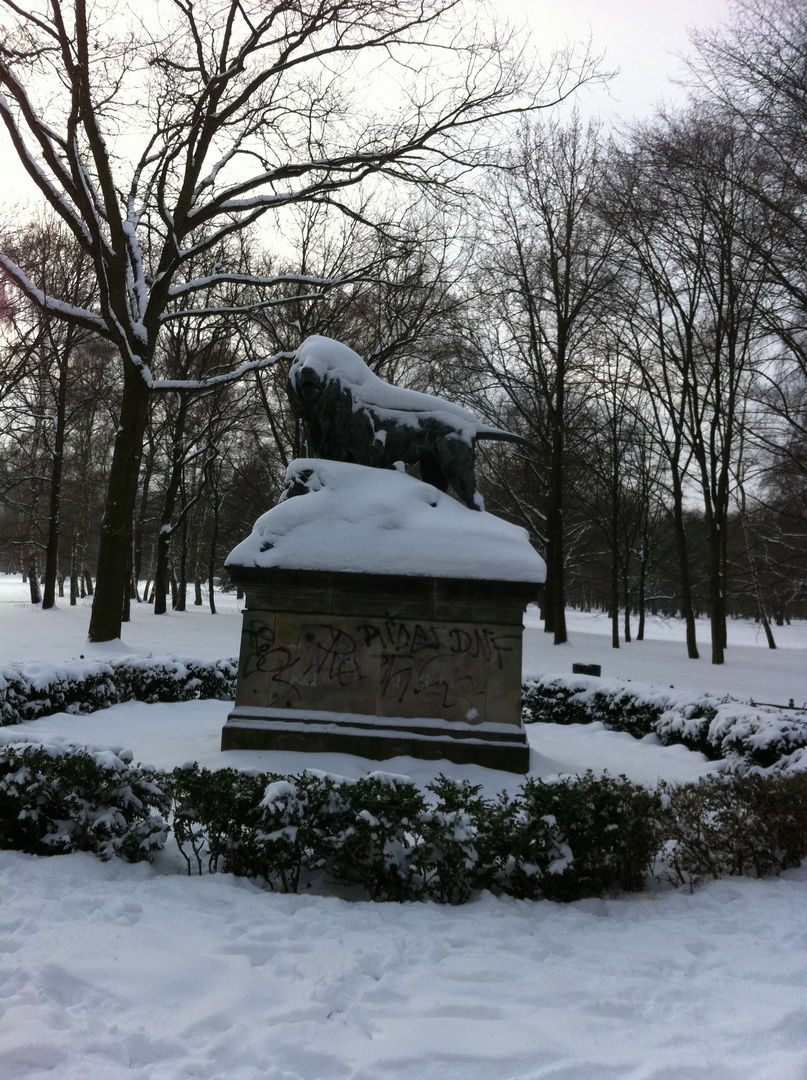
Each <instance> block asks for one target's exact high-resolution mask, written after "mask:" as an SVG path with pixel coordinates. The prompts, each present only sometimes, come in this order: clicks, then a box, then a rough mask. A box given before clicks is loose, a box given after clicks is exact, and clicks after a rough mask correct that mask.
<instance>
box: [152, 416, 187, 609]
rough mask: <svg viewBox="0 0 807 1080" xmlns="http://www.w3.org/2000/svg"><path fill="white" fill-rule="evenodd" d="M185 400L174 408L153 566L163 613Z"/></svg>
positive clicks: (179, 475)
mask: <svg viewBox="0 0 807 1080" xmlns="http://www.w3.org/2000/svg"><path fill="white" fill-rule="evenodd" d="M187 412H188V403H187V399H186V398H185V397H181V398H180V401H179V407H178V409H177V415H176V420H175V423H174V427H173V432H172V443H171V470H170V473H169V475H168V483H167V484H166V488H165V497H164V499H163V508H162V514H161V517H160V531H159V533H158V534H157V561H156V564H155V568H154V587H155V597H154V614H155V615H164V614H165V612H166V610H167V608H166V599H165V598H166V594H167V592H168V585H169V581H168V577H169V573H168V562H169V554H170V546H171V536H172V533H173V528H172V522H173V518H174V509H175V507H176V502H177V495H178V493H179V488H180V484H181V482H182V466H183V449H182V440H183V438H184V435H185V420H186V418H187ZM176 598H177V592H176V581H175V580H172V581H171V601H172V607H174V608H176Z"/></svg>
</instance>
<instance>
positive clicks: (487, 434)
mask: <svg viewBox="0 0 807 1080" xmlns="http://www.w3.org/2000/svg"><path fill="white" fill-rule="evenodd" d="M477 439H490V440H491V442H514V443H520V444H521V445H522V446H528V447H529V448H530V450H534V449H535V443H531V442H530V440H529V439H525V438H524V436H523V435H515V434H514V433H513V432H512V431H502V430H501V429H500V428H487V427H486V428H481V429H480V430H479V431H477V433H476V435H475V436H474V440H477Z"/></svg>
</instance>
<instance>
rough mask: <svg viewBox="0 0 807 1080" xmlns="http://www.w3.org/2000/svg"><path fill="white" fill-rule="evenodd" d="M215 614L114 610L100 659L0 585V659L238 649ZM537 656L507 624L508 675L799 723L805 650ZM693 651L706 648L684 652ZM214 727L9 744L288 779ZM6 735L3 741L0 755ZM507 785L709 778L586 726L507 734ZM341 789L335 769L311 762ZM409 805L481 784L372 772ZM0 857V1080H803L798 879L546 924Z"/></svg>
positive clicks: (145, 716) (61, 623) (122, 721)
mask: <svg viewBox="0 0 807 1080" xmlns="http://www.w3.org/2000/svg"><path fill="white" fill-rule="evenodd" d="M219 601H220V603H219V607H220V612H221V613H220V614H219V615H217V616H216V617H215V618H214V617H212V616H210V614H209V613H208V612H207V610H206V609H194V608H191V609H190V610H189V611H188V612H186V613H185V614H182V615H178V614H175V613H172V614H168V615H166V616H162V617H155V616H153V615H151V614H150V613H149V611H148V609H146V608H144V607H141V608H137V607H136V608H135V610H134V614H133V620H132V622H131V623H130V624H129V625H128V626H126V628H125V630H124V640H123V641H122V642H117V643H114V644H110V645H104V646H91V645H89V644H88V643H87V642H86V628H87V618H88V608H87V606H86V604H80V605H79V606H78V607H76V608H73V609H71V608H69V607H68V606H66V604H65V606H60V607H59V608H58V609H57V610H55V611H51V612H42V611H40V610H38V609H32V608H31V606H30V605H29V604H28V603H27V602H26V593H25V589H24V587H23V586H22V585H21V584H20V582H19V580H18V579H15V578H3V577H0V660H20V661H26V660H46V661H63V660H69V659H72V658H78V657H79V656H82V655H83V656H84V657H86V658H104V657H110V656H112V655H119V654H124V653H134V652H137V653H146V654H147V653H153V654H154V655H161V654H164V653H168V652H173V653H175V654H179V655H184V656H198V657H201V658H206V659H213V658H218V657H223V656H233V655H235V654H236V653H237V651H238V640H239V633H240V618H239V614H238V610H237V604H236V601H235V598H234V597H233V596H224V597H220V598H219ZM569 625H570V632H571V641H570V643H569V644H568V645H565V646H561V647H559V648H555V647H553V646H552V645H551V643H550V641H549V640H548V638H547V636H546V635H544V634H543V633H542V632H541V631H540V628H539V623H538V620H537V613H533V612H529V613H528V616H527V626H528V630H527V633H526V640H525V660H524V670H525V674H539V673H541V672H548V671H557V672H559V673H563V674H568V673H570V672H571V665H572V663H573V662H576V661H581V662H588V663H592V662H594V663H601V664H602V666H603V675H604V676H608V677H614V678H625V679H628V678H629V679H633V680H634V681H636V682H645V683H655V684H656V685H660V686H664V687H668V686H670V685H671V684H672V685H674V686H675V688H676V690H681V689H691V690H692V691H693V692H697V693H704V692H714V693H724V692H726V691H728V692H731V693H733V694H734V695H735V696H737V697H739V698H746V699H747V698H753V699H754V700H755V701H771V702H777V703H786V702H787V700H788V699H789V698H791V697H792V698H794V700H796V702H797V704H799V703H803V702H804V701H805V699H807V663H805V660H806V659H807V626H805V625H804V624H800V625H798V626H796V625H794V626H791V627H783V628H781V629H780V630H778V631H777V643H778V645H779V646H780V647H779V649H778V650H777V651H776V652H770V651H769V650H768V649H767V648H766V647H765V643H764V637H762V635H760V634H757V632H756V629H755V628H754V627H753V625H751V624H745V623H732V624H731V626H730V629H729V653H728V663H727V664H726V665H725V666H724V667H723V668H713V667H712V666H711V665H710V664H709V663H708V659H702V660H700V661H698V662H692V661H688V660H687V659H686V656H685V651H684V648H683V644H682V640H681V629H680V626H678V625H677V624H665V623H662V622H653V624H652V625H651V627H650V628H649V635H648V640H647V641H645V642H640V643H634V644H632V645H630V646H624V645H623V647H622V648H621V649H619V650H612V649H611V648H610V627H609V624H608V622H607V620H605V619H604V618H602V617H599V618H598V617H596V616H587V615H583V614H581V613H575V612H570V613H569ZM700 639H701V642H702V644H703V651H704V653H705V654H706V653H707V643H708V628H707V627H706V625H705V624H704V626H703V627H702V632H701V635H700ZM227 711H228V706H227V703H223V702H199V703H188V704H182V705H170V706H164V705H154V706H146V705H138V704H128V705H122V706H116V707H115V708H112V709H108V710H104V711H103V712H100V713H95V714H93V715H91V716H86V717H77V716H65V715H60V716H54V717H45V718H43V719H42V720H39V721H36V722H34V723H31V724H26V725H24V728H25V734H26V736H33V735H34V734H35V733H36V736H37V737H38V738H39V737H41V738H43V739H50V738H60V739H64V738H69V739H72V740H74V741H77V742H87V743H92V744H95V745H104V744H106V745H115V746H124V745H125V746H128V747H131V748H132V749H133V751H134V754H135V759H136V760H140V761H144V762H145V761H147V762H150V763H153V764H156V765H164V766H166V767H170V766H172V765H174V764H179V763H181V762H183V761H187V760H191V759H195V760H198V761H200V763H204V764H207V765H210V766H214V765H217V764H220V765H224V764H237V765H240V766H241V767H253V768H258V769H269V768H271V769H273V770H275V771H278V772H285V771H289V772H293V771H299V770H300V769H302V768H304V767H305V765H306V764H312V762H311V761H310V759H308V758H307V757H305V756H304V755H300V754H275V755H269V754H264V753H252V754H250V753H248V752H246V751H242V752H237V753H228V754H221V753H220V752H219V751H218V739H219V736H220V730H221V726H222V724H223V722H224V718H225V716H226V713H227ZM20 730H21V729H13V728H6V729H3V730H2V735H3V737H4V739H9V738H11V737H13V735H14V733H15V732H20ZM530 736H531V739H532V746H533V755H532V767H531V772H532V773H533V774H536V775H550V774H553V773H558V772H575V771H580V770H583V769H585V768H592V769H594V770H595V771H600V770H602V769H604V768H607V769H608V770H609V771H610V772H612V773H619V772H625V773H626V774H627V775H629V776H631V777H632V778H633V779H635V780H637V781H642V782H649V783H652V782H654V781H655V780H656V779H658V777H660V776H663V777H667V778H670V779H681V780H686V779H692V778H694V777H696V776H697V775H699V774H700V773H702V772H704V771H706V770H707V769H709V768H710V767H711V766H710V765H709V763H708V762H706V761H705V760H704V759H703V758H702V757H701V756H700V755H697V754H692V753H690V752H689V751H686V750H684V749H683V748H681V747H675V748H669V749H664V748H662V747H660V746H659V745H658V743H657V742H656V741H655V740H654V739H652V738H649V739H645V740H642V741H641V742H637V741H635V740H633V739H631V738H630V736H627V735H622V734H617V733H613V732H607V731H604V730H603V729H602V728H601V726H599V725H590V726H588V727H572V728H554V727H551V726H549V725H534V726H532V727H531V728H530ZM314 763H315V764H316V766H317V767H318V768H321V769H327V770H328V771H331V772H336V773H340V774H342V775H358V774H359V773H361V772H362V771H364V770H366V769H367V768H368V767H370V765H369V763H368V762H366V761H364V760H362V759H358V758H349V757H345V756H339V755H333V756H332V757H330V758H327V759H326V758H322V757H318V758H316V761H315V762H314ZM383 767H384V768H385V769H386V770H388V771H394V772H399V773H400V772H405V773H407V774H408V775H411V776H412V777H413V779H415V780H416V781H418V782H420V783H424V782H427V781H428V779H429V777H430V776H433V775H434V774H435V773H436V772H437V771H439V770H442V771H444V772H446V773H447V774H449V775H468V776H469V777H470V778H471V779H473V780H475V781H476V782H481V783H483V785H484V786H485V787H486V788H488V789H491V790H498V789H500V788H502V787H504V786H507V785H510V784H512V783H514V782H517V781H514V780H513V779H512V778H508V777H506V776H505V775H504V774H500V773H495V772H492V771H486V770H482V769H474V770H472V769H467V768H463V767H461V766H450V765H449V764H448V763H438V764H437V765H430V764H428V763H416V762H413V761H412V760H411V759H394V760H393V761H390V762H386V763H385V764H384V766H383ZM182 869H184V864H181V865H180V861H179V858H178V856H176V855H175V854H174V852H173V851H172V850H170V848H169V849H167V850H166V851H165V852H163V853H162V854H161V855H160V856H159V857H158V859H157V861H156V862H155V864H154V865H153V866H144V865H139V866H128V865H126V864H123V863H118V862H115V863H107V864H102V863H100V862H98V861H96V860H95V859H93V858H92V857H91V856H82V855H71V856H63V857H57V858H51V859H43V858H32V857H29V856H24V855H20V854H18V853H15V852H0V927H1V928H2V929H1V930H0V1077H9V1080H45V1078H46V1077H47V1078H49V1080H52V1078H54V1077H58V1078H59V1080H124V1078H125V1080H180V1078H186V1077H188V1078H190V1077H210V1078H213V1077H215V1078H216V1080H258V1078H260V1080H320V1078H322V1080H331V1078H339V1080H347V1078H350V1080H432V1078H435V1080H437V1078H438V1077H439V1078H440V1080H455V1078H456V1080H460V1078H461V1080H539V1078H541V1080H544V1078H545V1080H616V1078H619V1080H707V1078H708V1080H805V1078H807V868H804V867H803V868H802V869H800V870H797V871H791V872H789V873H787V874H785V875H783V877H782V878H781V879H778V880H772V881H750V880H745V879H743V880H730V881H722V882H715V883H712V884H710V885H708V886H705V887H703V888H701V889H700V890H699V891H697V892H696V893H695V894H693V895H689V894H687V893H682V892H675V891H672V890H668V889H665V888H662V887H659V888H657V889H656V890H655V891H651V892H648V893H644V894H642V895H640V896H635V897H626V898H617V899H610V900H604V901H583V902H579V903H575V904H570V905H568V906H559V905H554V904H548V903H538V904H536V903H525V902H518V901H514V900H509V899H495V898H493V897H491V896H489V895H485V896H482V897H479V898H477V899H475V900H473V901H472V902H471V903H470V904H468V905H466V906H464V907H461V908H441V907H439V906H437V905H435V904H422V905H421V904H415V905H395V904H370V903H365V902H348V901H346V900H344V899H339V898H336V897H326V896H311V895H306V896H300V897H293V896H279V895H275V894H271V893H267V892H265V891H263V890H261V889H259V888H257V887H255V886H253V885H251V884H249V883H248V882H245V881H243V880H236V879H232V878H229V877H227V876H225V875H219V876H215V877H206V878H201V879H200V878H193V879H188V878H187V877H185V876H184V875H183V873H182V872H181V871H182Z"/></svg>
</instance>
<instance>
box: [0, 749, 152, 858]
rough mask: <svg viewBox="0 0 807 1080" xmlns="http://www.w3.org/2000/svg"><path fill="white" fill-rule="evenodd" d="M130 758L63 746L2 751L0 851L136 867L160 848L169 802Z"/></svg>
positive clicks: (120, 752)
mask: <svg viewBox="0 0 807 1080" xmlns="http://www.w3.org/2000/svg"><path fill="white" fill-rule="evenodd" d="M131 761H132V755H131V752H130V751H129V752H127V751H124V750H118V751H113V750H95V751H93V750H89V749H85V748H83V747H75V746H68V745H64V744H53V745H36V744H17V745H11V746H4V747H3V748H2V750H0V847H4V848H14V849H16V850H18V851H26V852H28V853H30V854H32V855H54V854H63V853H66V852H71V851H91V852H93V853H94V854H95V855H97V856H99V858H101V859H109V858H111V857H112V856H113V855H118V856H120V857H121V858H124V859H127V860H128V861H129V862H139V861H140V860H142V859H148V858H150V857H151V856H152V855H153V853H154V851H156V850H158V849H159V848H162V847H163V846H164V844H165V840H166V837H167V835H168V821H167V817H166V816H165V815H167V813H168V811H169V808H170V800H169V797H168V795H167V793H166V792H165V790H164V786H161V785H162V784H163V781H164V779H165V778H164V777H162V778H159V779H158V777H157V776H156V775H155V774H154V773H153V772H151V771H149V770H147V769H143V768H142V767H141V766H139V765H138V766H133V765H132V764H131Z"/></svg>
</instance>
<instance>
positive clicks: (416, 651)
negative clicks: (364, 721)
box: [242, 616, 519, 718]
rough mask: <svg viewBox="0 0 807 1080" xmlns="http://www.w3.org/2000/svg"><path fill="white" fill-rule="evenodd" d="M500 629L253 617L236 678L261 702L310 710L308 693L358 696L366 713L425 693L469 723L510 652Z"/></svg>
mask: <svg viewBox="0 0 807 1080" xmlns="http://www.w3.org/2000/svg"><path fill="white" fill-rule="evenodd" d="M508 630H509V628H503V627H493V626H481V625H473V624H467V623H465V624H453V625H452V624H445V623H432V622H414V621H407V620H401V619H395V618H384V619H371V620H363V621H359V620H357V619H348V618H345V619H341V620H339V622H338V623H337V622H336V621H328V620H316V621H315V620H311V621H306V618H305V617H304V616H294V617H289V618H282V619H281V618H280V617H278V618H277V620H276V623H275V625H272V624H270V623H268V622H261V621H260V620H258V619H254V620H252V621H251V622H250V624H249V625H248V626H246V627H245V628H244V634H245V635H246V636H247V647H246V648H245V649H244V655H243V657H242V667H243V677H244V679H245V680H249V679H250V678H255V679H258V680H259V681H260V684H261V686H262V687H264V688H265V690H264V693H267V692H268V695H269V699H270V700H268V701H264V702H263V704H266V705H272V704H274V703H275V702H278V701H280V700H282V701H283V703H284V704H286V705H295V706H297V707H299V706H301V705H302V704H305V705H306V706H307V707H309V708H316V707H317V705H316V703H315V698H314V693H313V689H314V688H316V692H317V693H322V692H327V694H328V697H329V700H330V701H333V700H334V697H336V698H342V697H344V698H345V699H347V698H348V697H349V698H351V699H352V700H354V701H355V700H356V699H357V696H358V698H361V697H362V694H363V693H366V695H367V696H368V698H372V701H371V702H369V703H368V705H367V707H368V708H371V706H372V703H373V702H380V703H381V704H384V703H386V704H387V706H388V707H390V708H391V707H393V706H394V704H396V703H397V704H398V705H404V704H407V703H408V704H409V705H410V706H412V705H413V703H414V700H415V699H417V698H418V697H419V696H420V695H422V694H424V693H428V694H430V695H431V700H432V702H433V705H436V706H437V707H438V708H440V709H444V710H451V709H453V710H456V709H457V707H460V709H461V711H462V714H463V715H468V717H469V718H470V717H471V716H472V715H475V712H476V709H475V706H476V705H478V704H479V703H480V702H479V700H478V699H479V698H480V697H484V694H485V688H486V684H487V679H488V677H489V676H490V675H491V674H492V673H495V672H498V671H501V670H502V669H503V667H504V666H505V664H506V663H507V658H508V656H509V655H510V654H512V653H513V651H514V650H515V649H516V648H517V647H518V642H519V635H518V633H517V632H508ZM321 707H329V708H330V707H333V706H332V705H328V706H324V705H323V706H321ZM354 708H355V706H354ZM357 711H360V710H358V709H357Z"/></svg>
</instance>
